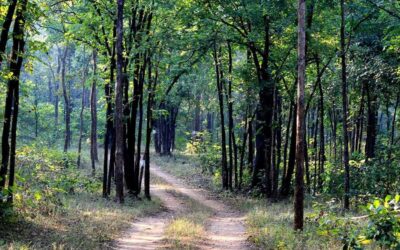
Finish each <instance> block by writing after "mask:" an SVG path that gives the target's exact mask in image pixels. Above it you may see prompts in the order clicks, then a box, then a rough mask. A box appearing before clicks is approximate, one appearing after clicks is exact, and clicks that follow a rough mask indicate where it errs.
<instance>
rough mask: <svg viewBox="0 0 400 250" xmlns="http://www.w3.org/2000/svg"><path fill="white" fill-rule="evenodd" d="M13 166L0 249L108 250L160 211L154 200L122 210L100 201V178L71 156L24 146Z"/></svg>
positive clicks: (133, 202)
mask: <svg viewBox="0 0 400 250" xmlns="http://www.w3.org/2000/svg"><path fill="white" fill-rule="evenodd" d="M87 158H88V157H87V155H86V154H85V155H84V157H83V159H82V160H83V167H85V166H86V165H85V164H86V163H87V162H88V160H87ZM17 163H18V165H19V166H20V167H19V168H18V171H17V175H16V176H17V181H18V186H17V187H18V188H17V189H16V190H15V191H14V194H15V199H14V204H13V206H12V207H8V208H7V207H5V208H4V209H3V210H2V211H3V212H2V214H1V215H0V235H1V238H0V249H107V248H110V247H111V244H112V243H113V240H115V239H116V238H117V236H119V235H120V234H121V233H122V232H123V231H124V230H126V229H127V228H128V227H129V226H130V225H131V223H132V221H134V220H135V219H137V218H139V217H143V216H146V215H150V214H153V213H156V212H159V211H161V210H162V206H161V203H160V201H159V200H158V199H157V198H154V199H153V200H152V201H147V200H145V201H141V202H138V200H137V199H131V198H128V199H127V200H126V202H125V203H124V204H123V205H119V204H116V203H115V201H114V200H113V199H103V198H101V178H100V176H99V174H96V175H95V177H93V173H92V172H91V170H90V171H89V170H88V169H89V168H81V169H77V167H76V155H74V154H73V153H69V154H67V155H66V157H65V155H64V154H63V152H61V151H58V150H56V149H48V148H43V147H41V148H40V149H38V148H37V147H35V148H32V147H29V146H26V147H23V148H21V149H20V150H19V151H18V158H17ZM32 180H35V181H32Z"/></svg>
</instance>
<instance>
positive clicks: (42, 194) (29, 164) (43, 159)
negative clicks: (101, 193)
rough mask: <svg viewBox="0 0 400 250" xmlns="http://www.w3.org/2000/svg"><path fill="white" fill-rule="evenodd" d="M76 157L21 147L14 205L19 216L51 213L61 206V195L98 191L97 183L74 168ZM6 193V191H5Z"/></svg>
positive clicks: (59, 152) (52, 151)
mask: <svg viewBox="0 0 400 250" xmlns="http://www.w3.org/2000/svg"><path fill="white" fill-rule="evenodd" d="M75 162H76V154H75V153H67V154H65V153H63V152H62V151H60V150H57V149H49V148H41V147H38V146H37V145H32V146H24V147H21V148H20V149H19V150H18V151H17V161H16V163H17V164H18V169H17V172H16V181H17V185H16V187H15V190H13V195H14V201H15V203H14V206H15V208H16V209H17V211H18V212H20V213H22V214H28V215H29V214H32V213H37V212H40V213H43V214H52V213H54V212H55V210H57V209H60V208H61V209H62V207H63V205H64V204H63V196H64V195H66V194H74V193H75V192H81V191H87V192H97V191H98V190H99V187H100V183H99V182H98V181H96V179H93V177H92V176H87V175H85V174H83V173H82V172H81V171H78V170H77V169H76V165H75ZM5 192H9V190H8V191H7V190H5Z"/></svg>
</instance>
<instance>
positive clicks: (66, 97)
mask: <svg viewBox="0 0 400 250" xmlns="http://www.w3.org/2000/svg"><path fill="white" fill-rule="evenodd" d="M67 56H68V45H66V46H65V48H64V52H63V55H62V58H61V86H62V91H63V97H64V115H65V116H64V117H65V132H64V152H67V151H68V149H69V146H70V145H71V103H70V94H71V93H68V89H67V85H66V82H65V80H66V79H65V77H66V68H67V67H66V66H67V65H66V64H67V62H66V60H67Z"/></svg>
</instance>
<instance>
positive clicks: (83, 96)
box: [76, 66, 88, 168]
mask: <svg viewBox="0 0 400 250" xmlns="http://www.w3.org/2000/svg"><path fill="white" fill-rule="evenodd" d="M87 74H88V67H87V66H86V67H85V69H84V70H83V79H82V101H81V111H80V113H79V142H78V160H77V164H76V165H77V167H78V168H80V166H81V153H82V139H83V129H84V121H83V113H84V112H85V98H86V95H85V94H86V87H85V84H86V78H87Z"/></svg>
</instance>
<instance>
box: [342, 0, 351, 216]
mask: <svg viewBox="0 0 400 250" xmlns="http://www.w3.org/2000/svg"><path fill="white" fill-rule="evenodd" d="M344 8H345V3H344V0H340V10H341V27H340V49H341V59H342V60H341V64H342V108H343V165H344V171H345V177H344V194H345V195H344V209H349V208H350V166H349V135H348V129H347V127H348V126H347V117H348V111H347V108H348V100H347V64H346V42H345V40H346V37H345V35H346V34H345V29H346V27H345V25H346V23H345V20H346V19H345V9H344Z"/></svg>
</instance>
